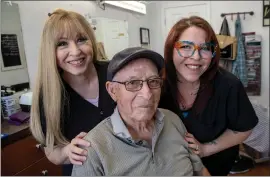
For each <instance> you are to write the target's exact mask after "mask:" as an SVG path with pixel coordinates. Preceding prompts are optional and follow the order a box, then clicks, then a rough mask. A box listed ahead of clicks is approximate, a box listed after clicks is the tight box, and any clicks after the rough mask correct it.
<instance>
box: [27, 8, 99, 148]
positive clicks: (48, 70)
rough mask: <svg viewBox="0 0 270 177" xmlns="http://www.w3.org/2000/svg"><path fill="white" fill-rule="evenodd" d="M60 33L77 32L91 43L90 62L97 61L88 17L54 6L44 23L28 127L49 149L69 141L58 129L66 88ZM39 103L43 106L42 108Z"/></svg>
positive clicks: (94, 42)
mask: <svg viewBox="0 0 270 177" xmlns="http://www.w3.org/2000/svg"><path fill="white" fill-rule="evenodd" d="M63 34H67V37H70V36H72V35H74V34H80V35H82V36H83V37H86V38H87V39H88V40H90V41H91V43H92V48H93V56H92V57H93V61H94V62H95V61H96V60H97V47H96V39H95V36H94V31H93V29H92V28H91V26H90V24H89V23H88V22H87V20H86V19H85V18H84V17H83V16H82V15H80V14H78V13H76V12H72V11H66V10H62V9H57V10H55V11H54V12H53V13H51V14H50V15H49V17H48V19H47V21H46V23H45V26H44V29H43V34H42V39H41V46H40V53H39V59H38V74H37V78H36V83H35V88H34V90H33V100H32V107H31V118H30V130H31V132H32V134H33V136H34V138H35V139H36V140H37V141H39V142H40V143H42V144H44V145H46V146H47V147H49V148H53V146H54V145H55V144H56V145H66V144H68V143H69V142H68V140H67V139H66V138H65V137H64V135H63V133H62V132H61V127H60V123H61V120H60V119H61V117H62V113H61V110H62V108H63V105H62V103H63V102H62V101H63V100H64V99H66V98H65V88H64V85H63V83H62V79H61V75H60V73H59V68H58V66H57V63H56V46H57V42H58V40H59V38H60V37H62V35H63ZM41 106H42V107H41ZM41 109H43V112H44V116H45V120H46V135H44V134H43V131H42V128H41V121H40V112H41Z"/></svg>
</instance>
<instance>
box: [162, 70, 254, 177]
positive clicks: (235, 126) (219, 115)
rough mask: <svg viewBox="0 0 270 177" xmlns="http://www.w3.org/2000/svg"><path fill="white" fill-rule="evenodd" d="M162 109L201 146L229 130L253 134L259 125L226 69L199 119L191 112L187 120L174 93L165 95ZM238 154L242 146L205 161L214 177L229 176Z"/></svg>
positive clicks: (240, 85) (244, 95) (167, 92)
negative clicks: (168, 112) (184, 127)
mask: <svg viewBox="0 0 270 177" xmlns="http://www.w3.org/2000/svg"><path fill="white" fill-rule="evenodd" d="M195 101H196V100H195ZM159 107H160V108H165V109H169V110H171V111H173V112H174V113H176V114H177V115H179V117H180V118H181V120H182V121H183V123H184V124H185V126H186V128H187V131H188V132H189V133H191V134H193V135H194V137H195V138H196V139H197V140H198V141H199V142H201V143H206V142H211V141H213V140H215V139H216V138H218V137H219V136H220V135H221V134H222V133H224V131H225V130H226V129H231V130H233V131H238V132H244V131H248V130H251V129H252V128H254V127H255V126H256V125H257V123H258V118H257V116H256V113H255V111H254V109H253V107H252V104H251V102H250V101H249V98H248V96H247V94H246V91H245V89H244V87H243V85H242V83H241V81H240V80H239V79H238V78H237V77H236V76H235V75H233V74H231V73H230V72H228V71H225V70H223V69H220V70H219V71H218V72H217V74H216V76H215V78H214V92H213V94H212V96H211V98H210V99H209V100H208V103H207V105H206V107H205V109H204V111H203V112H202V113H201V114H199V115H197V116H195V114H192V113H193V112H192V111H193V109H192V108H191V110H190V111H189V114H188V115H187V116H183V114H182V111H181V110H180V108H179V105H178V104H177V101H176V96H175V95H173V94H172V92H171V91H170V89H167V90H166V91H165V92H164V93H163V94H162V96H161V100H160V104H159ZM238 150H239V146H234V147H231V148H229V149H227V150H224V151H221V152H219V153H217V154H214V155H212V156H209V157H205V158H202V160H203V162H204V165H205V166H206V167H207V168H208V170H209V172H210V173H211V175H222V176H223V175H227V174H228V173H229V171H230V170H231V167H232V165H233V163H234V160H235V157H236V155H238Z"/></svg>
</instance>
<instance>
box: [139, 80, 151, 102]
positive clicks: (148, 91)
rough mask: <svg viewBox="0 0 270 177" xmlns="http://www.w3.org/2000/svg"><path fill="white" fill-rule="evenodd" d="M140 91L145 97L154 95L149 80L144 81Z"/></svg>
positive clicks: (148, 97)
mask: <svg viewBox="0 0 270 177" xmlns="http://www.w3.org/2000/svg"><path fill="white" fill-rule="evenodd" d="M140 92H141V93H142V95H143V97H144V98H145V99H150V98H151V97H152V90H151V89H150V88H149V86H148V84H147V82H143V85H142V89H141V90H140Z"/></svg>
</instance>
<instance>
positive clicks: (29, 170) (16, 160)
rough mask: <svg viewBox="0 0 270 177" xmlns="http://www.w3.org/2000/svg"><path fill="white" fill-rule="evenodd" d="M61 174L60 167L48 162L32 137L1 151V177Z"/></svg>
mask: <svg viewBox="0 0 270 177" xmlns="http://www.w3.org/2000/svg"><path fill="white" fill-rule="evenodd" d="M42 172H43V173H42ZM61 174H62V173H61V166H56V165H54V164H52V163H51V162H49V160H48V159H47V157H46V156H45V154H44V152H43V151H42V149H41V148H40V147H39V144H38V143H37V141H36V140H35V139H34V138H33V137H32V136H28V137H26V138H24V139H22V140H19V141H17V142H15V143H13V144H10V145H7V146H6V147H4V148H3V149H2V153H1V175H2V176H13V175H20V176H21V175H23V176H30V175H31V176H32V175H34V176H41V175H50V176H60V175H61Z"/></svg>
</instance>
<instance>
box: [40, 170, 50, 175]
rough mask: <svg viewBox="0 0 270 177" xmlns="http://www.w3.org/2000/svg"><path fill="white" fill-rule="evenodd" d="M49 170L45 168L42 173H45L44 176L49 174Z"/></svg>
mask: <svg viewBox="0 0 270 177" xmlns="http://www.w3.org/2000/svg"><path fill="white" fill-rule="evenodd" d="M48 173H49V172H48V170H43V171H42V172H41V174H42V175H43V176H48Z"/></svg>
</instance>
